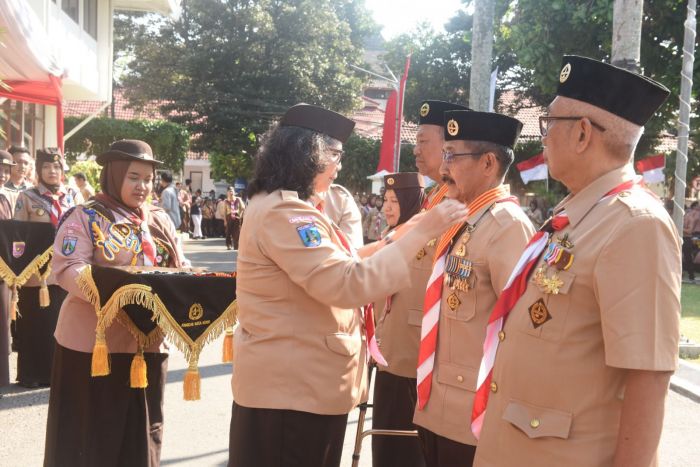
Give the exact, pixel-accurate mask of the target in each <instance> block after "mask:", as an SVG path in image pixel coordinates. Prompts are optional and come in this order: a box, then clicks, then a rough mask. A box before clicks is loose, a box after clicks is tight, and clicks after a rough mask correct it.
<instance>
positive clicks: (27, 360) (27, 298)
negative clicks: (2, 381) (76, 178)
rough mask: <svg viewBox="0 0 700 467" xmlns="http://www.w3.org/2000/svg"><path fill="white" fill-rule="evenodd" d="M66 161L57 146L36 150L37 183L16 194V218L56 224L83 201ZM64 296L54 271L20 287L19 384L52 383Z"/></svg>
mask: <svg viewBox="0 0 700 467" xmlns="http://www.w3.org/2000/svg"><path fill="white" fill-rule="evenodd" d="M63 164H64V159H63V154H61V151H60V150H59V149H58V148H45V149H39V150H37V152H36V173H37V185H36V186H35V187H32V188H29V189H27V190H25V191H23V192H21V193H20V194H19V195H18V196H17V201H16V203H15V212H14V218H15V219H16V220H19V221H32V222H47V223H48V222H50V223H51V224H52V225H53V226H54V228H56V227H58V223H59V221H60V220H61V218H62V217H63V215H64V214H65V213H66V211H68V210H69V209H70V208H72V207H73V206H75V205H76V204H79V203H81V202H82V201H83V199H82V196H81V195H80V193H78V192H77V191H76V190H74V189H73V188H71V187H68V186H65V185H64V184H63V179H64V173H63V169H64V166H63ZM44 282H45V283H44ZM40 285H41V286H42V287H44V285H46V286H47V287H48V293H49V304H48V306H46V307H42V306H40V305H41V303H40V302H41V301H40V290H39V286H40ZM65 296H66V292H65V291H64V290H63V289H62V288H61V287H59V286H58V285H56V281H55V277H54V275H53V274H50V275H49V277H48V279H47V280H46V281H43V280H42V281H40V280H39V279H38V278H37V277H36V276H34V277H33V278H32V279H30V280H29V281H28V282H27V284H26V285H25V286H24V287H22V288H21V289H20V290H19V313H18V316H17V321H16V323H17V324H16V332H17V335H16V338H15V343H16V345H17V381H18V382H19V384H20V386H24V387H27V388H36V387H39V386H48V385H49V382H50V381H51V363H52V362H53V352H54V338H53V333H54V330H55V329H56V320H57V319H58V310H59V309H60V308H61V303H63V299H64V298H65Z"/></svg>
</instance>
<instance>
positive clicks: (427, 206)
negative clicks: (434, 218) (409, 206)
mask: <svg viewBox="0 0 700 467" xmlns="http://www.w3.org/2000/svg"><path fill="white" fill-rule="evenodd" d="M434 189H435V188H433V190H434ZM430 195H432V190H431V192H430V193H429V194H428V196H426V197H425V200H424V201H423V204H422V205H421V207H420V208H421V209H422V210H425V211H430V210H431V209H432V208H434V207H435V206H437V205H438V204H440V203H441V202H442V200H443V199H445V196H446V195H447V183H443V184H442V185H440V186H439V188H437V191H436V192H435V196H433V198H432V199H430Z"/></svg>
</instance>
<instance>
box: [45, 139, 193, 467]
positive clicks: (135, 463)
mask: <svg viewBox="0 0 700 467" xmlns="http://www.w3.org/2000/svg"><path fill="white" fill-rule="evenodd" d="M97 162H98V163H99V164H100V165H102V166H103V169H102V173H101V175H100V185H101V187H102V193H100V194H98V195H97V196H95V198H94V199H93V200H91V201H89V202H88V203H86V204H85V205H83V206H79V207H77V208H76V209H74V210H73V211H72V212H70V213H69V214H67V215H66V218H65V219H64V222H63V223H62V224H61V226H60V228H59V230H58V233H57V234H56V241H55V244H54V250H55V252H54V260H53V268H54V272H55V274H56V279H57V281H58V283H59V284H60V285H61V287H63V288H64V289H66V290H67V291H68V297H67V298H66V300H65V302H64V303H63V306H62V307H61V313H60V316H59V319H58V325H57V327H56V342H57V345H56V355H55V360H54V372H53V376H52V380H51V397H50V400H49V416H48V422H47V426H46V449H45V454H44V456H45V457H44V466H47V467H48V466H56V467H59V466H61V467H62V466H71V467H88V466H100V467H111V466H113V467H116V466H129V467H154V466H157V465H159V463H160V444H161V438H162V433H163V414H162V407H163V390H164V388H165V376H166V370H167V359H168V355H167V354H166V353H161V352H160V351H159V347H160V343H156V344H154V345H153V346H151V347H147V348H146V349H145V353H144V358H145V360H146V366H147V374H148V387H146V388H145V389H132V388H130V385H129V372H130V367H131V360H132V357H133V355H134V354H135V353H136V351H137V348H136V342H135V340H134V338H133V337H132V335H131V334H130V332H129V331H128V330H127V329H126V328H125V327H124V326H122V325H121V324H119V322H118V321H117V320H115V322H114V323H113V324H112V325H111V326H110V327H109V328H107V333H106V339H107V342H108V343H109V349H110V352H111V353H110V359H111V374H110V375H108V376H101V377H96V378H93V377H91V376H90V369H91V359H92V356H91V352H92V349H93V346H94V344H95V326H96V324H97V318H96V314H95V309H94V308H93V306H92V305H91V304H90V303H89V302H88V300H87V298H86V297H85V296H84V295H83V293H82V291H81V289H80V287H79V286H78V285H77V283H76V278H77V277H78V275H79V274H80V272H81V271H82V270H83V268H84V267H86V266H87V265H90V264H96V265H100V266H127V265H137V266H139V265H147V266H161V267H181V266H183V265H187V264H186V263H187V262H186V260H185V258H184V255H183V254H182V250H181V249H180V247H179V242H178V240H177V234H176V232H175V226H173V224H172V221H171V220H170V218H169V217H168V215H167V214H166V213H165V211H163V210H162V209H160V208H156V207H153V206H150V205H149V204H148V203H147V199H148V197H149V195H150V194H151V191H152V190H153V177H154V168H155V166H156V164H159V162H158V161H156V160H155V159H154V158H153V153H152V151H151V148H150V146H148V144H146V143H144V142H142V141H137V140H122V141H117V142H115V143H113V144H112V146H111V147H110V149H109V151H107V152H106V153H104V154H102V155H100V156H99V157H98V158H97ZM110 246H111V248H110ZM115 250H116V252H115Z"/></svg>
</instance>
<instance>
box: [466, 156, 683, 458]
mask: <svg viewBox="0 0 700 467" xmlns="http://www.w3.org/2000/svg"><path fill="white" fill-rule="evenodd" d="M632 177H634V172H633V170H632V168H631V167H629V166H627V167H624V168H622V169H616V170H613V171H611V172H609V173H607V174H605V175H604V176H602V177H600V178H599V179H598V180H596V181H595V182H593V183H591V184H590V185H588V186H587V187H586V188H584V189H583V190H582V191H581V192H579V193H577V194H576V195H575V196H569V197H567V198H565V199H564V200H563V201H562V202H561V203H560V204H559V206H557V208H556V209H555V212H559V210H560V209H561V208H564V209H565V210H566V213H567V214H568V216H569V219H570V224H569V226H568V227H566V228H565V229H564V230H562V231H560V232H556V233H555V234H554V238H555V239H560V238H563V236H564V235H567V234H568V239H567V240H568V242H570V245H571V248H570V249H569V251H570V252H571V253H572V254H573V255H574V260H573V264H572V266H571V267H570V269H568V270H566V271H559V277H560V279H561V281H562V282H563V283H562V284H561V287H560V288H559V293H558V294H556V295H555V294H545V293H543V291H542V290H541V289H540V287H539V286H538V285H536V284H535V275H534V274H533V276H532V278H531V279H530V281H529V283H528V288H527V290H526V291H525V293H524V294H523V296H522V297H521V298H520V300H519V301H518V303H517V304H516V305H515V307H514V308H513V310H512V311H511V312H510V314H509V315H508V317H507V319H506V323H505V328H504V332H505V335H504V336H503V341H502V342H501V343H500V346H499V348H498V354H497V356H496V362H495V366H494V370H493V380H492V381H493V383H494V386H493V387H492V392H491V393H490V399H489V402H488V406H487V410H486V418H485V420H484V426H483V430H482V433H481V438H480V440H479V445H478V447H477V452H476V460H475V464H474V465H476V466H479V467H487V466H488V467H494V466H498V467H506V466H530V465H533V466H534V465H536V466H538V467H548V466H551V467H561V466H596V467H604V466H610V465H612V462H613V457H614V455H615V447H616V443H617V434H618V428H619V421H620V410H621V407H622V401H623V399H624V390H625V387H624V378H625V369H635V370H652V371H673V370H674V369H675V368H676V365H677V361H678V340H679V316H680V302H679V297H680V282H681V280H680V279H681V277H680V273H681V266H680V265H681V257H680V245H679V240H678V233H677V232H676V229H675V228H674V226H673V223H672V222H671V219H670V217H669V215H668V214H667V213H666V210H665V209H664V207H663V206H662V204H661V203H660V202H659V201H658V200H657V199H655V198H653V197H652V196H651V195H649V194H648V193H646V192H645V191H644V190H642V189H636V188H635V189H633V190H631V191H629V192H623V193H620V194H619V195H616V196H612V197H609V198H607V199H604V200H602V201H600V202H599V200H601V198H602V197H603V196H604V194H605V193H607V192H609V191H610V190H612V189H613V188H615V187H616V186H618V185H619V184H621V183H622V182H624V181H626V180H630V179H631V178H632ZM541 262H542V260H541V259H540V264H541ZM539 266H540V265H537V267H539ZM555 271H556V269H555V268H553V267H551V266H550V267H548V268H547V269H546V273H547V276H548V277H549V276H550V275H552V274H553V273H554V272H555ZM539 299H542V300H544V303H545V306H546V310H547V314H546V315H545V314H543V313H542V312H543V310H542V308H540V310H539V313H537V314H532V316H531V313H530V311H529V308H530V307H531V306H532V305H533V304H534V303H535V302H537V301H538V300H539ZM543 321H544V322H543ZM536 322H537V323H542V324H540V325H538V326H535V323H536ZM494 390H495V391H494ZM467 417H468V415H467Z"/></svg>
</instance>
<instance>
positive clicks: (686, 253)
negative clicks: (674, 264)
mask: <svg viewBox="0 0 700 467" xmlns="http://www.w3.org/2000/svg"><path fill="white" fill-rule="evenodd" d="M696 252H697V247H696V246H695V242H693V238H692V237H683V268H684V269H685V270H686V271H688V278H689V279H690V280H693V279H695V254H696Z"/></svg>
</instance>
